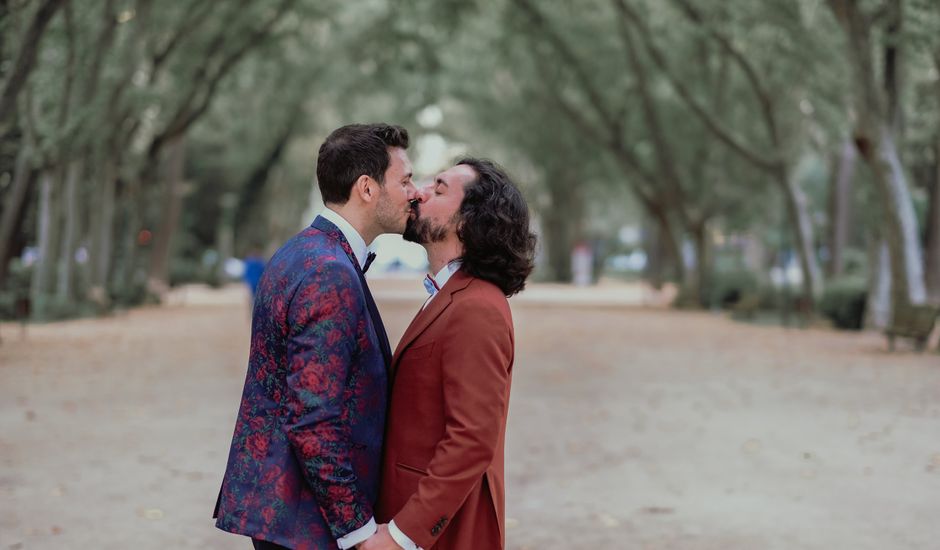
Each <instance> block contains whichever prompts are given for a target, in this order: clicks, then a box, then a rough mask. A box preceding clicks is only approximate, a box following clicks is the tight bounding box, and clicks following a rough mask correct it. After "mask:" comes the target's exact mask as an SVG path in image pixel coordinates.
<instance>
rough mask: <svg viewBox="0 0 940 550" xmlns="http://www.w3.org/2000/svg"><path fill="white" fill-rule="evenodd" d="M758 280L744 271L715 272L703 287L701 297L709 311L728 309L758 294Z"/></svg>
mask: <svg viewBox="0 0 940 550" xmlns="http://www.w3.org/2000/svg"><path fill="white" fill-rule="evenodd" d="M760 288H761V286H760V278H759V276H758V275H757V274H755V273H753V272H751V271H747V270H744V269H738V270H729V271H716V272H714V273H713V274H712V276H711V278H710V279H709V281H708V284H707V285H706V286H705V289H704V292H703V295H704V296H705V297H706V299H707V301H708V303H707V304H706V307H708V308H711V309H716V308H720V309H728V308H730V307H732V306H734V305H735V304H737V303H739V302H740V301H741V300H744V299H747V300H752V299H754V298H755V297H757V296H758V295H759V293H760Z"/></svg>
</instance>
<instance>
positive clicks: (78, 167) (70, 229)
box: [56, 161, 82, 302]
mask: <svg viewBox="0 0 940 550" xmlns="http://www.w3.org/2000/svg"><path fill="white" fill-rule="evenodd" d="M81 174H82V163H81V162H80V161H72V162H70V163H69V165H68V168H67V170H66V175H65V196H64V197H63V199H64V201H63V203H62V206H63V208H64V210H63V213H64V214H65V220H64V221H65V227H64V229H65V233H64V235H63V239H62V248H61V256H60V259H59V272H58V279H57V282H56V296H57V297H58V298H59V300H61V301H62V302H71V301H73V300H74V299H75V292H74V282H75V281H74V279H75V251H76V249H77V248H78V236H79V233H80V227H79V226H80V220H79V217H80V202H79V200H78V179H79V178H80V177H81Z"/></svg>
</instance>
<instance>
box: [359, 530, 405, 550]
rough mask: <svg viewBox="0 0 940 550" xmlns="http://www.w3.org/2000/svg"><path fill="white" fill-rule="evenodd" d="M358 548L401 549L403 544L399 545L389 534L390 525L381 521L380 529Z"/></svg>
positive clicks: (369, 549)
mask: <svg viewBox="0 0 940 550" xmlns="http://www.w3.org/2000/svg"><path fill="white" fill-rule="evenodd" d="M357 548H359V550H401V546H398V543H396V542H395V539H393V538H392V535H390V534H389V532H388V525H386V524H384V523H380V524H379V527H378V531H376V532H375V534H374V535H372V536H371V537H369V538H367V539H366V541H365V542H363V543H362V544H360V545H359V546H358V547H357Z"/></svg>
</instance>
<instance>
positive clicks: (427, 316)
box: [392, 269, 473, 376]
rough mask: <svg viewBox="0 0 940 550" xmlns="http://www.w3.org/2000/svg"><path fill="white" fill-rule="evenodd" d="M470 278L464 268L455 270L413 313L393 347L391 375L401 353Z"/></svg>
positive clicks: (449, 302)
mask: <svg viewBox="0 0 940 550" xmlns="http://www.w3.org/2000/svg"><path fill="white" fill-rule="evenodd" d="M472 280H473V277H471V276H470V275H468V274H467V273H466V272H464V270H462V269H461V270H459V271H457V272H456V273H454V274H453V275H452V276H451V278H450V279H449V280H448V281H447V284H445V285H444V288H442V289H440V290H439V291H438V292H437V295H436V296H434V298H433V299H432V300H431V302H430V303H429V304H428V305H427V307H425V308H424V309H422V310H421V311H419V312H418V314H417V315H415V318H414V319H412V320H411V324H410V325H408V328H407V329H405V334H404V335H402V337H401V341H399V342H398V347H397V348H395V356H394V357H393V359H392V376H394V374H395V370H396V369H397V367H398V360H399V359H400V358H401V354H402V353H404V352H405V350H406V349H408V346H410V345H411V344H412V343H413V342H414V341H415V339H416V338H418V336H421V334H422V333H423V332H424V331H426V330H427V329H428V327H430V326H431V324H432V323H433V322H434V321H435V320H436V319H437V318H438V317H440V315H441V313H443V312H444V310H445V309H447V307H448V306H450V304H451V302H453V300H454V294H456V293H457V292H460V291H461V290H463V289H465V288H466V287H467V285H469V284H470V281H472Z"/></svg>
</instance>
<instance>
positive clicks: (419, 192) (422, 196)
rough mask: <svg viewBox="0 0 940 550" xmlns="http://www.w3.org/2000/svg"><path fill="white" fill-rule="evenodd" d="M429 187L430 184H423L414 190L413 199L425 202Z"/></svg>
mask: <svg viewBox="0 0 940 550" xmlns="http://www.w3.org/2000/svg"><path fill="white" fill-rule="evenodd" d="M430 189H431V186H430V185H427V186H424V187H422V188H420V189H416V190H415V194H414V200H416V201H418V202H419V203H420V202H426V201H427V200H428V196H429V193H428V192H429V191H430Z"/></svg>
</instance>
